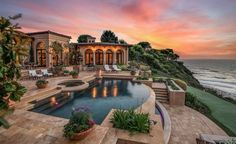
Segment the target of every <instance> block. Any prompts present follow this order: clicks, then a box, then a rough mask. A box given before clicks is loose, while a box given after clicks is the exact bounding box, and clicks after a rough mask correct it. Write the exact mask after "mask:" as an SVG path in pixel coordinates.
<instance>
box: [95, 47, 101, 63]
mask: <svg viewBox="0 0 236 144" xmlns="http://www.w3.org/2000/svg"><path fill="white" fill-rule="evenodd" d="M95 59H96V61H95V62H96V65H102V64H103V51H102V50H100V49H98V50H96V52H95Z"/></svg>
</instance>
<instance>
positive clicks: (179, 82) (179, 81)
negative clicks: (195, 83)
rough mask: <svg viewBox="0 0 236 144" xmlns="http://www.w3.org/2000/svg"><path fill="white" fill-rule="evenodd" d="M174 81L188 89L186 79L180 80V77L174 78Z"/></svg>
mask: <svg viewBox="0 0 236 144" xmlns="http://www.w3.org/2000/svg"><path fill="white" fill-rule="evenodd" d="M174 82H175V83H176V84H177V85H179V86H180V87H181V88H182V89H183V90H184V91H186V90H187V87H188V85H187V84H186V83H185V82H184V81H182V80H180V79H174Z"/></svg>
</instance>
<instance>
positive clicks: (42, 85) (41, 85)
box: [36, 79, 48, 89]
mask: <svg viewBox="0 0 236 144" xmlns="http://www.w3.org/2000/svg"><path fill="white" fill-rule="evenodd" d="M47 85H48V81H47V80H44V79H42V80H37V81H36V86H37V87H38V88H39V89H43V88H46V87H47Z"/></svg>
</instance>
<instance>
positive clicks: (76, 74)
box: [70, 71, 79, 76]
mask: <svg viewBox="0 0 236 144" xmlns="http://www.w3.org/2000/svg"><path fill="white" fill-rule="evenodd" d="M70 75H72V76H78V75H79V73H78V72H77V71H71V72H70Z"/></svg>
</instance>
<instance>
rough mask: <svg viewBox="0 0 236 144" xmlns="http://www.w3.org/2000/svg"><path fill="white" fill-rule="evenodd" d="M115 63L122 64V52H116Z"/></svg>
mask: <svg viewBox="0 0 236 144" xmlns="http://www.w3.org/2000/svg"><path fill="white" fill-rule="evenodd" d="M116 63H117V64H124V53H123V51H122V50H118V51H117V52H116Z"/></svg>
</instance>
